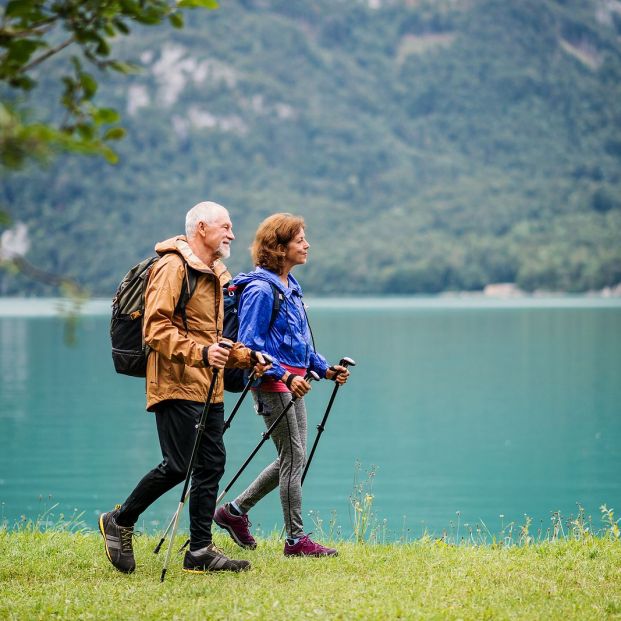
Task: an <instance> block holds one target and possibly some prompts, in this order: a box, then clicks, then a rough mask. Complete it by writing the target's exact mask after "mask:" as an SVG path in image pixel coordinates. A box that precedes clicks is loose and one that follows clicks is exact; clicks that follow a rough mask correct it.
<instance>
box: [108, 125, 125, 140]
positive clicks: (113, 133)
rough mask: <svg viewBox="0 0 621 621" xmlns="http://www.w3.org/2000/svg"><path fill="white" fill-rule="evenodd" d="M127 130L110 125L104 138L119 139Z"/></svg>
mask: <svg viewBox="0 0 621 621" xmlns="http://www.w3.org/2000/svg"><path fill="white" fill-rule="evenodd" d="M126 133H127V132H126V131H125V130H124V129H123V128H122V127H111V128H110V129H109V130H108V131H107V132H106V133H105V134H104V135H103V139H104V140H121V139H122V138H125V134H126Z"/></svg>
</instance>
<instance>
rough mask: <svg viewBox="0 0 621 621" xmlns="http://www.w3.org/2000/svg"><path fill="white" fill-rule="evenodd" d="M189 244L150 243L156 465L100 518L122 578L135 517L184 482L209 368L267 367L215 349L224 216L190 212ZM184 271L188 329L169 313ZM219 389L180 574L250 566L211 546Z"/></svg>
mask: <svg viewBox="0 0 621 621" xmlns="http://www.w3.org/2000/svg"><path fill="white" fill-rule="evenodd" d="M185 230H186V236H182V235H180V236H177V237H173V238H171V239H168V240H166V241H163V242H161V243H159V244H157V245H156V247H155V250H156V252H157V253H158V254H159V255H160V256H161V259H160V260H159V261H158V262H157V263H155V265H154V267H153V269H152V271H151V274H150V276H149V283H148V286H147V290H146V294H145V316H144V339H145V343H147V345H148V346H149V347H150V348H151V353H150V354H149V357H148V361H147V377H146V382H147V410H149V411H151V412H154V413H155V421H156V424H157V433H158V437H159V442H160V447H161V450H162V457H163V459H162V462H161V463H160V464H159V465H158V466H157V467H156V468H154V469H153V470H151V471H150V472H149V473H147V474H146V475H145V476H144V477H143V479H142V480H141V481H140V482H139V483H138V485H137V486H136V488H135V489H134V491H133V492H132V493H131V494H130V495H129V497H128V498H127V500H126V501H125V502H124V503H123V504H122V505H120V506H118V505H117V508H116V509H115V510H114V511H110V512H108V513H103V514H102V515H101V516H100V519H99V529H100V530H101V534H102V535H103V537H104V541H105V547H106V554H107V556H108V559H109V560H110V562H111V563H112V564H113V565H114V567H116V568H117V569H118V570H119V571H122V572H126V573H131V572H132V571H134V569H135V567H136V563H135V560H134V553H133V547H132V536H133V534H134V524H135V523H136V521H137V520H138V516H139V515H140V514H141V513H142V512H143V511H144V510H145V509H146V508H147V507H149V505H151V504H152V503H153V502H154V501H155V500H156V499H157V498H159V497H160V496H161V495H162V494H164V493H165V492H167V491H168V490H169V489H171V488H172V487H174V486H175V485H177V484H178V483H180V482H181V481H183V480H184V479H185V476H186V474H187V469H188V465H189V461H190V457H191V454H192V448H193V446H194V441H195V439H196V425H197V423H198V421H199V419H200V416H201V413H202V411H203V407H204V403H205V400H206V395H207V392H208V388H209V385H210V383H211V380H212V377H213V375H212V374H213V369H222V368H223V367H225V366H226V367H240V368H246V367H251V366H253V365H255V363H256V371H257V373H258V374H259V375H261V374H262V373H263V371H265V370H266V369H267V368H269V367H268V366H267V365H265V364H260V363H264V362H265V361H264V360H263V358H262V356H261V354H257V353H255V352H253V351H252V350H250V349H248V348H247V347H244V346H243V345H242V344H241V343H234V344H232V347H231V348H230V349H229V348H225V347H221V346H220V345H219V343H220V342H221V337H222V322H223V313H224V309H223V299H222V285H223V284H224V283H226V282H228V281H229V280H230V274H228V272H227V270H226V267H225V265H224V264H223V263H222V262H221V261H220V259H226V258H228V256H229V255H230V247H231V242H232V241H233V240H234V239H235V236H234V235H233V225H232V224H231V219H230V217H229V214H228V212H227V210H226V209H225V208H224V207H222V206H221V205H218V204H217V203H212V202H203V203H199V204H198V205H195V206H194V207H193V208H192V209H190V211H188V213H187V215H186V221H185ZM188 267H189V268H191V269H192V270H194V272H195V273H196V274H197V280H196V286H195V289H194V292H193V294H192V296H191V297H190V299H189V301H188V303H187V305H186V308H185V314H186V317H185V323H184V320H183V319H182V317H180V316H179V314H176V313H175V307H176V305H177V302H178V300H179V296H180V293H181V290H182V283H183V281H184V279H188V276H187V274H188ZM222 402H223V382H222V377H221V374H220V377H219V378H218V381H217V385H216V387H215V390H214V393H213V398H212V403H211V405H210V407H209V411H208V415H207V422H206V426H205V430H204V432H203V437H202V441H201V444H200V448H199V453H198V457H197V460H196V465H195V467H194V470H193V473H192V485H191V488H190V549H189V550H188V551H187V552H186V554H185V557H184V562H183V568H184V569H185V570H186V571H192V572H205V571H209V570H230V571H241V570H244V569H248V568H249V567H250V564H249V563H248V562H247V561H238V560H233V559H229V558H227V557H226V556H225V555H224V554H223V553H222V552H221V551H220V550H218V549H217V548H216V547H215V546H214V545H213V543H212V541H211V522H212V519H213V513H214V509H215V502H216V495H217V493H218V483H219V481H220V478H221V476H222V474H223V472H224V463H225V457H226V454H225V450H224V444H223V441H222V432H223V426H224V406H223V403H222Z"/></svg>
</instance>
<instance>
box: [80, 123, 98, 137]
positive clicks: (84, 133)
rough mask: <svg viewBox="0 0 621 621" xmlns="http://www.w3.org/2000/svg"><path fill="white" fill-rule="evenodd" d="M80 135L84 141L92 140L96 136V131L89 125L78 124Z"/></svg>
mask: <svg viewBox="0 0 621 621" xmlns="http://www.w3.org/2000/svg"><path fill="white" fill-rule="evenodd" d="M76 129H77V131H78V134H79V135H80V137H81V138H82V139H84V140H87V141H88V140H92V139H93V136H94V135H95V129H94V127H93V126H92V125H90V124H89V123H78V125H77V126H76Z"/></svg>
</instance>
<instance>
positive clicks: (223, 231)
mask: <svg viewBox="0 0 621 621" xmlns="http://www.w3.org/2000/svg"><path fill="white" fill-rule="evenodd" d="M198 226H199V230H200V231H202V232H203V237H202V239H203V245H204V246H205V248H206V250H207V251H208V252H209V253H210V254H212V255H214V256H215V257H216V258H220V259H228V258H229V256H230V255H231V242H232V241H233V240H234V239H235V235H233V224H232V222H231V218H230V217H229V214H228V213H227V212H226V211H224V210H223V211H222V212H220V215H218V217H217V218H215V219H214V221H213V222H211V223H210V224H208V223H206V222H199V223H198Z"/></svg>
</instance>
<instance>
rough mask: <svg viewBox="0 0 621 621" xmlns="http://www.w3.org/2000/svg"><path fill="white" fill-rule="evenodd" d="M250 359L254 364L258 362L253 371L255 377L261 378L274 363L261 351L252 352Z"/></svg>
mask: <svg viewBox="0 0 621 621" xmlns="http://www.w3.org/2000/svg"><path fill="white" fill-rule="evenodd" d="M250 359H251V360H252V361H253V362H256V364H255V365H254V367H253V369H252V372H253V373H254V376H255V377H261V376H262V375H263V373H265V372H266V371H269V370H270V369H271V368H272V361H271V360H270V359H269V358H268V357H266V356H264V355H263V354H262V353H261V352H260V351H253V352H251V353H250Z"/></svg>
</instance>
